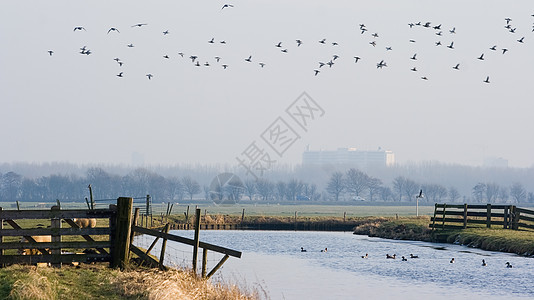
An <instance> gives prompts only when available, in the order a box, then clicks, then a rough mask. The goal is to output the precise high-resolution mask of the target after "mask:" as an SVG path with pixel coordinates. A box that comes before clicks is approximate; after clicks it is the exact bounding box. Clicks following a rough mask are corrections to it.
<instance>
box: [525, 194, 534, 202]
mask: <svg viewBox="0 0 534 300" xmlns="http://www.w3.org/2000/svg"><path fill="white" fill-rule="evenodd" d="M527 201H528V202H529V203H534V193H533V192H529V193H528V199H527Z"/></svg>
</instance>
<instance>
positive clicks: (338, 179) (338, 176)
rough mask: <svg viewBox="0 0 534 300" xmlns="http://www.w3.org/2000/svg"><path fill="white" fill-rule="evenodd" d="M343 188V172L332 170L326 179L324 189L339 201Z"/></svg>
mask: <svg viewBox="0 0 534 300" xmlns="http://www.w3.org/2000/svg"><path fill="white" fill-rule="evenodd" d="M344 190H345V181H344V179H343V173H341V172H334V173H333V174H332V176H330V181H328V185H327V186H326V191H327V192H328V193H329V194H330V195H332V196H334V199H335V200H336V201H339V196H340V195H341V194H342V193H343V191H344Z"/></svg>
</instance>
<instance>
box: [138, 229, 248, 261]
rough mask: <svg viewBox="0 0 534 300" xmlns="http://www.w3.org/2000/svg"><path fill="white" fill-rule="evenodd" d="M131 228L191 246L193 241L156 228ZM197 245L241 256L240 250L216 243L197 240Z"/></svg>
mask: <svg viewBox="0 0 534 300" xmlns="http://www.w3.org/2000/svg"><path fill="white" fill-rule="evenodd" d="M132 230H134V231H135V232H138V233H141V234H146V235H151V236H155V237H160V238H166V239H168V240H169V241H175V242H179V243H182V244H187V245H191V246H193V245H194V242H195V241H194V240H193V239H189V238H185V237H181V236H178V235H174V234H169V233H163V232H159V231H156V230H152V229H148V228H143V227H139V226H134V227H133V228H132ZM198 245H199V247H200V248H206V249H208V250H211V251H215V252H219V253H223V254H228V255H230V256H233V257H237V258H240V257H241V252H239V251H236V250H232V249H228V248H225V247H221V246H216V245H213V244H209V243H204V242H199V244H198Z"/></svg>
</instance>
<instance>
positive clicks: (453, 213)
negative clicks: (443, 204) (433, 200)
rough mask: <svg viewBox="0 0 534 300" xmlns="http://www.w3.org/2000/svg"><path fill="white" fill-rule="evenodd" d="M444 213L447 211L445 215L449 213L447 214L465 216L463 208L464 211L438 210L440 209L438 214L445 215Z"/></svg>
mask: <svg viewBox="0 0 534 300" xmlns="http://www.w3.org/2000/svg"><path fill="white" fill-rule="evenodd" d="M444 213H445V215H447V216H463V215H464V212H463V210H462V211H460V210H458V211H454V210H452V211H451V210H447V211H445V212H443V211H442V210H438V211H437V214H438V215H443V214H444Z"/></svg>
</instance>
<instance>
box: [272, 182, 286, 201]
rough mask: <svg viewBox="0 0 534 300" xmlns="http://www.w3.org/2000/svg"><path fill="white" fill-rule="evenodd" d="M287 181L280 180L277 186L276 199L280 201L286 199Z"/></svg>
mask: <svg viewBox="0 0 534 300" xmlns="http://www.w3.org/2000/svg"><path fill="white" fill-rule="evenodd" d="M286 187H287V185H286V183H285V182H283V181H278V182H277V183H276V186H275V195H276V199H277V200H278V201H284V197H285V196H286Z"/></svg>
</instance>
